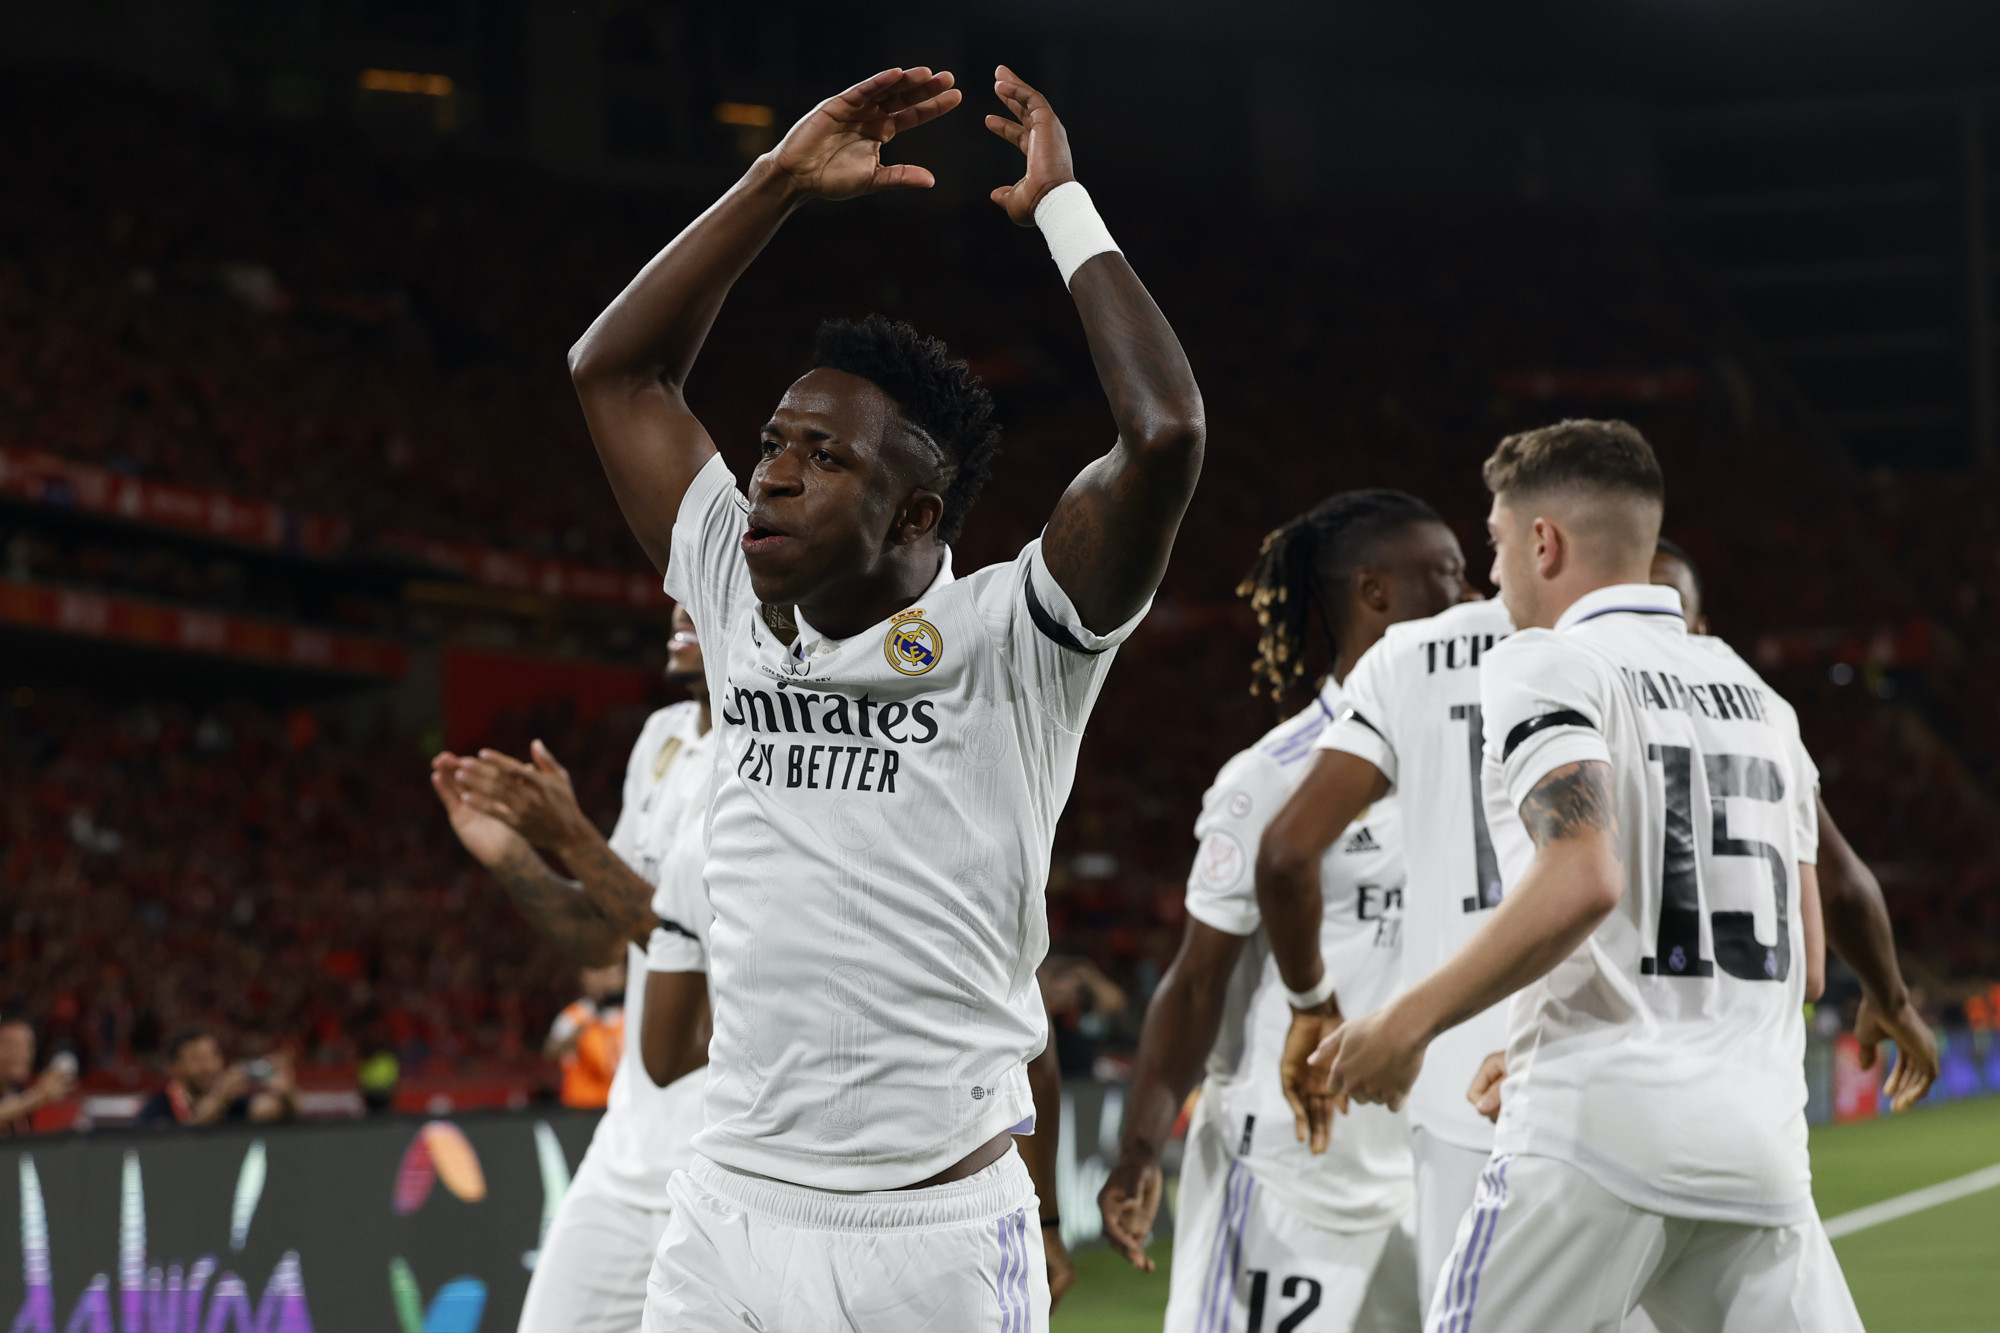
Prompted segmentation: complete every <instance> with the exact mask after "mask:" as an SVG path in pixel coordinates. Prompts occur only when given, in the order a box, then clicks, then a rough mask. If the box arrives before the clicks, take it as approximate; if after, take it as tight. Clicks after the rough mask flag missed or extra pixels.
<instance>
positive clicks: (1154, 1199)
mask: <svg viewBox="0 0 2000 1333" xmlns="http://www.w3.org/2000/svg"><path fill="white" fill-rule="evenodd" d="M1163 1184H1164V1179H1163V1177H1162V1176H1161V1173H1160V1164H1159V1163H1158V1162H1157V1161H1150V1160H1142V1159H1139V1158H1134V1157H1130V1156H1125V1155H1122V1154H1121V1155H1120V1157H1119V1158H1118V1164H1117V1165H1116V1166H1114V1167H1112V1168H1111V1176H1110V1178H1109V1179H1108V1180H1106V1181H1105V1182H1104V1188H1103V1189H1101V1190H1099V1191H1098V1192H1097V1210H1098V1212H1099V1213H1101V1214H1103V1216H1104V1238H1105V1239H1106V1240H1108V1241H1110V1242H1111V1248H1112V1249H1114V1250H1116V1251H1118V1253H1120V1254H1122V1255H1124V1256H1125V1259H1126V1262H1128V1263H1130V1264H1131V1265H1132V1267H1134V1268H1136V1269H1138V1270H1139V1271H1140V1272H1142V1273H1150V1272H1152V1271H1153V1259H1152V1256H1151V1255H1149V1254H1147V1253H1146V1240H1147V1238H1148V1237H1150V1236H1151V1235H1152V1234H1153V1219H1154V1218H1155V1217H1156V1216H1158V1215H1159V1211H1160V1191H1161V1188H1162V1186H1163Z"/></svg>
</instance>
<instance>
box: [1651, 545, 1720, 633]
mask: <svg viewBox="0 0 2000 1333" xmlns="http://www.w3.org/2000/svg"><path fill="white" fill-rule="evenodd" d="M1652 580H1653V582H1655V583H1657V584H1659V585H1660V586H1661V587H1663V588H1672V589H1673V590H1674V591H1676V592H1678V593H1679V594H1680V595H1681V612H1682V613H1683V614H1684V615H1686V616H1687V623H1688V628H1689V629H1691V630H1693V631H1694V632H1695V633H1696V634H1706V633H1708V617H1707V616H1705V615H1703V614H1702V613H1701V589H1700V587H1699V586H1697V585H1696V583H1695V581H1694V571H1693V570H1692V569H1689V568H1688V565H1687V561H1685V560H1681V559H1678V558H1676V557H1674V556H1671V555H1668V554H1667V553H1666V552H1665V551H1655V552H1653V573H1652Z"/></svg>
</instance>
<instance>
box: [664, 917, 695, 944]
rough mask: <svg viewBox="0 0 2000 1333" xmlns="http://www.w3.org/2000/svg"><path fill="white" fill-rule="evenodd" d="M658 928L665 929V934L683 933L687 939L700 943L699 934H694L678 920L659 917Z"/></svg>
mask: <svg viewBox="0 0 2000 1333" xmlns="http://www.w3.org/2000/svg"><path fill="white" fill-rule="evenodd" d="M660 929H661V930H664V931H666V932H667V934H669V935H685V936H686V937H687V938H688V939H691V940H693V941H694V942H695V943H696V944H700V943H701V936H699V935H697V934H695V933H694V932H693V931H691V930H689V929H688V928H687V927H686V926H683V925H682V924H681V923H680V922H678V921H669V920H668V919H667V918H666V917H661V918H660Z"/></svg>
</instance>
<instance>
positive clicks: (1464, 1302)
mask: <svg viewBox="0 0 2000 1333" xmlns="http://www.w3.org/2000/svg"><path fill="white" fill-rule="evenodd" d="M1640 1308H1643V1309H1644V1312H1645V1313H1646V1314H1647V1315H1649V1316H1651V1318H1652V1320H1653V1322H1654V1323H1655V1324H1656V1325H1658V1327H1659V1328H1660V1329H1661V1330H1662V1333H1862V1330H1861V1316H1860V1315H1859V1314H1857V1313H1856V1312H1855V1309H1854V1299H1853V1297H1851V1296H1849V1295H1848V1294H1847V1281H1846V1279H1845V1278H1843V1277H1842V1276H1841V1273H1840V1261H1839V1260H1837V1259H1835V1258H1834V1256H1833V1246H1832V1245H1831V1244H1829V1243H1828V1242H1827V1239H1826V1231H1825V1230H1824V1229H1823V1228H1822V1227H1821V1226H1820V1224H1819V1219H1818V1218H1813V1219H1812V1220H1811V1221H1808V1222H1801V1223H1797V1224H1794V1225H1792V1226H1784V1227H1760V1226H1748V1225H1745V1224H1743V1223H1739V1222H1709V1221H1696V1220H1693V1219H1689V1218H1677V1217H1663V1216H1661V1215H1660V1214H1658V1213H1649V1212H1646V1211H1644V1210H1643V1209H1639V1208H1634V1207H1633V1206H1632V1205H1631V1204H1628V1203H1626V1202H1625V1201H1624V1200H1623V1199H1620V1198H1618V1197H1617V1196H1616V1195H1614V1194H1612V1193H1611V1192H1610V1191H1609V1190H1607V1189H1605V1188H1604V1187H1603V1186H1602V1185H1600V1184H1598V1183H1597V1181H1595V1180H1594V1179H1592V1178H1591V1177H1590V1176H1589V1175H1588V1174H1586V1173H1585V1172H1583V1171H1580V1170H1578V1169H1577V1168H1576V1167H1573V1166H1571V1165H1570V1164H1569V1163H1567V1162H1561V1161H1557V1160H1556V1159H1555V1158H1552V1157H1534V1156H1529V1155H1527V1154H1519V1155H1513V1156H1509V1155H1504V1154H1499V1155H1495V1156H1494V1157H1493V1158H1492V1160H1491V1161H1490V1162H1489V1163H1488V1165H1487V1168H1486V1171H1485V1174H1484V1175H1482V1176H1481V1177H1480V1181H1479V1197H1478V1199H1477V1200H1476V1201H1475V1202H1474V1204H1473V1208H1472V1211H1471V1212H1469V1213H1467V1214H1466V1216H1465V1219H1464V1221H1463V1222H1462V1223H1461V1224H1460V1226H1459V1230H1458V1243H1457V1245H1456V1246H1455V1247H1454V1249H1453V1251H1452V1256H1451V1263H1450V1266H1449V1268H1448V1269H1447V1271H1446V1274H1445V1280H1444V1282H1443V1283H1441V1284H1440V1285H1439V1287H1438V1290H1437V1295H1436V1297H1435V1298H1434V1299H1433V1301H1432V1302H1431V1308H1430V1321H1429V1323H1428V1324H1426V1325H1425V1327H1426V1328H1427V1329H1428V1330H1429V1331H1430V1333H1604V1331H1609V1330H1617V1329H1618V1328H1620V1326H1621V1324H1622V1323H1623V1321H1624V1319H1625V1317H1626V1316H1627V1315H1628V1314H1629V1313H1630V1312H1631V1311H1633V1310H1635V1309H1640Z"/></svg>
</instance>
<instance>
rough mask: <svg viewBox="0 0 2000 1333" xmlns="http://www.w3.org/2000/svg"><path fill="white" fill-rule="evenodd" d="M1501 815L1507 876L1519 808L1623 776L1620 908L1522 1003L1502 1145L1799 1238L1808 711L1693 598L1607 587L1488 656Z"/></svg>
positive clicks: (1497, 829)
mask: <svg viewBox="0 0 2000 1333" xmlns="http://www.w3.org/2000/svg"><path fill="white" fill-rule="evenodd" d="M1481 693H1482V697H1483V702H1484V705H1485V723H1486V767H1485V794H1486V806H1487V819H1488V821H1489V823H1490V824H1491V825H1492V827H1493V830H1494V834H1495V842H1496V845H1497V846H1498V848H1499V851H1500V857H1501V869H1502V873H1503V875H1504V876H1505V877H1506V879H1507V881H1508V883H1509V884H1512V883H1513V882H1515V881H1516V880H1518V879H1519V877H1520V876H1521V874H1522V873H1523V872H1524V871H1525V870H1526V868H1527V866H1528V864H1529V863H1530V862H1531V861H1532V860H1533V858H1534V849H1533V845H1532V843H1531V842H1530V840H1529V838H1528V833H1527V830H1526V828H1525V826H1524V825H1523V823H1522V821H1521V818H1520V814H1519V810H1520V804H1521V802H1522V801H1523V800H1525V799H1526V798H1527V796H1528V795H1529V793H1530V792H1532V791H1533V790H1534V788H1535V785H1536V784H1537V783H1539V782H1540V781H1541V780H1542V779H1543V778H1545V777H1546V776H1548V774H1549V773H1551V772H1552V771H1554V770H1556V769H1558V768H1561V767H1563V766H1564V765H1566V764H1573V763H1578V762H1582V761H1587V760H1595V761H1598V762H1601V763H1606V764H1609V765H1610V767H1611V780H1612V790H1613V798H1614V800H1615V802H1616V811H1617V820H1618V839H1619V844H1620V848H1619V851H1620V859H1621V860H1622V861H1623V862H1624V864H1625V867H1626V885H1625V893H1624V896H1623V897H1622V898H1621V899H1620V901H1619V904H1618V906H1617V907H1616V908H1614V909H1613V910H1612V912H1611V915H1610V916H1608V917H1607V918H1605V920H1604V922H1603V923H1602V924H1600V925H1599V926H1598V927H1597V929H1596V930H1595V931H1594V932H1592V934H1591V935H1590V937H1589V938H1588V939H1587V940H1586V941H1585V942H1584V943H1583V944H1582V945H1581V946H1579V947H1578V948H1577V950H1576V951H1575V952H1574V953H1573V954H1571V955H1570V956H1569V957H1568V958H1566V959H1565V960H1563V961H1562V962H1561V963H1559V964H1558V965H1557V966H1556V968H1555V970H1554V971H1552V972H1550V973H1549V974H1548V975H1547V976H1546V977H1544V978H1542V979H1541V980H1540V981H1538V982H1536V983H1535V984H1533V985H1532V986H1529V987H1526V988H1524V989H1523V990H1521V991H1519V992H1518V993H1516V994H1515V996H1514V998H1513V1001H1512V1007H1511V1013H1510V1040H1509V1042H1508V1049H1507V1061H1508V1070H1507V1082H1506V1086H1505V1087H1504V1088H1503V1089H1502V1093H1501V1096H1502V1110H1501V1116H1500V1128H1499V1132H1498V1134H1497V1135H1496V1136H1495V1144H1494V1146H1495V1150H1496V1151H1498V1152H1503V1153H1534V1154H1538V1155H1541V1156H1545V1157H1556V1158H1560V1159H1562V1160H1564V1161H1567V1162H1569V1163H1571V1164H1572V1165H1574V1166H1576V1167H1578V1168H1579V1169H1581V1170H1583V1171H1585V1172H1587V1173H1589V1174H1590V1175H1591V1176H1592V1177H1593V1178H1595V1179H1596V1180H1597V1181H1598V1182H1599V1183H1600V1184H1602V1185H1603V1186H1604V1188H1605V1189H1607V1190H1609V1191H1611V1192H1612V1193H1613V1194H1615V1195H1617V1196H1618V1197H1620V1198H1622V1199H1624V1200H1625V1201H1626V1202H1628V1203H1630V1204H1632V1205H1633V1206H1635V1207H1638V1208H1643V1209H1646V1210H1648V1211H1651V1212H1657V1213H1661V1214H1665V1215H1667V1216H1672V1217H1688V1218H1702V1219H1711V1220H1717V1221H1725V1222H1740V1223H1744V1224H1748V1225H1753V1226H1785V1225H1790V1224H1792V1223H1794V1222H1798V1221H1802V1220H1805V1219H1807V1218H1809V1217H1811V1216H1812V1211H1813V1202H1812V1173H1811V1167H1810V1164H1809V1162H1808V1160H1807V1157H1806V1120H1805V1104H1806V1083H1805V1023H1804V1021H1803V1018H1802V1017H1801V1007H1802V1006H1803V1004H1804V1002H1805V964H1804V954H1803V934H1804V932H1803V931H1801V930H1800V929H1798V928H1797V926H1796V925H1795V924H1794V923H1796V922H1797V921H1798V920H1799V870H1798V867H1799V865H1800V863H1801V862H1805V863H1811V862H1813V861H1815V860H1816V859H1817V857H1818V851H1819V848H1818V839H1819V824H1818V814H1817V810H1816V807H1815V805H1814V800H1813V796H1814V792H1815V791H1816V790H1817V787H1818V781H1819V775H1818V773H1817V772H1816V771H1815V770H1814V769H1813V768H1812V763H1811V760H1810V759H1808V758H1807V757H1806V755H1805V750H1804V748H1803V746H1801V745H1800V743H1799V738H1798V726H1797V720H1796V716H1795V715H1794V714H1793V712H1792V710H1791V709H1790V708H1789V707H1786V706H1784V705H1783V703H1782V701H1781V700H1779V699H1778V698H1777V696H1776V695H1775V694H1774V693H1773V692H1772V690H1771V689H1770V687H1769V686H1767V685H1766V684H1765V683H1764V682H1763V680H1762V679H1761V678H1759V677H1758V675H1757V673H1756V672H1755V671H1752V670H1751V669H1750V668H1749V666H1748V665H1746V664H1745V663H1744V662H1743V661H1742V659H1741V658H1739V657H1737V656H1736V655H1735V654H1734V653H1733V652H1727V651H1726V650H1725V651H1718V650H1717V648H1716V646H1715V645H1713V644H1711V643H1708V642H1706V641H1704V640H1702V639H1699V638H1694V637H1690V636H1689V634H1688V632H1687V625H1686V622H1685V621H1684V620H1683V619H1682V618H1681V612H1680V594H1679V593H1677V592H1675V591H1674V590H1673V589H1671V588H1662V587H1654V586H1651V585H1641V584H1630V585H1620V586H1617V587H1610V588H1600V589H1598V590H1597V591H1595V592H1592V593H1590V594H1588V595H1587V596H1585V597H1582V598H1580V599H1579V600H1578V601H1577V602H1576V604H1575V605H1574V606H1572V607H1570V609H1569V610H1568V611H1566V612H1564V613H1563V616H1562V618H1561V620H1560V621H1559V622H1558V623H1557V626H1556V628H1555V629H1554V630H1528V631H1524V632H1522V633H1520V634H1516V635H1515V636H1514V637H1513V638H1511V639H1509V640H1508V641H1507V642H1506V643H1505V644H1503V645H1502V646H1500V647H1499V648H1497V649H1495V650H1494V651H1493V652H1492V653H1491V654H1490V655H1489V656H1488V659H1487V664H1486V668H1485V679H1484V680H1483V681H1482V683H1481Z"/></svg>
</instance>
